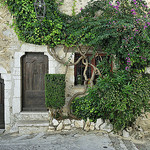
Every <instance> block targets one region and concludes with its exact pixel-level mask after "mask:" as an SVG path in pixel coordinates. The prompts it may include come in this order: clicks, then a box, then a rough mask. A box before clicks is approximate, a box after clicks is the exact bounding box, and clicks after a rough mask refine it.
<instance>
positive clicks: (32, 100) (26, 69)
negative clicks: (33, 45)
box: [22, 53, 48, 111]
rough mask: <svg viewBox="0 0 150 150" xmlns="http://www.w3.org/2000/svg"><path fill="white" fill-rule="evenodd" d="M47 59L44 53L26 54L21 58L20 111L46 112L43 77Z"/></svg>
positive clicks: (45, 71)
mask: <svg viewBox="0 0 150 150" xmlns="http://www.w3.org/2000/svg"><path fill="white" fill-rule="evenodd" d="M46 73H48V57H47V56H45V55H44V53H26V55H25V56H23V58H22V110H23V111H46V106H45V83H44V76H45V74H46Z"/></svg>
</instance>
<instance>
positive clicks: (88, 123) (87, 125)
mask: <svg viewBox="0 0 150 150" xmlns="http://www.w3.org/2000/svg"><path fill="white" fill-rule="evenodd" d="M90 125H91V122H90V120H89V118H87V121H86V123H85V126H84V130H85V131H87V132H88V131H89V130H90Z"/></svg>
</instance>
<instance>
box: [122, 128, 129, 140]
mask: <svg viewBox="0 0 150 150" xmlns="http://www.w3.org/2000/svg"><path fill="white" fill-rule="evenodd" d="M129 136H130V134H129V132H127V131H126V130H123V137H126V138H127V137H129Z"/></svg>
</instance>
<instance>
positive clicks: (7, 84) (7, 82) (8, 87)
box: [4, 81, 12, 90]
mask: <svg viewBox="0 0 150 150" xmlns="http://www.w3.org/2000/svg"><path fill="white" fill-rule="evenodd" d="M4 83H5V89H7V90H9V89H11V85H12V83H11V82H10V81H4Z"/></svg>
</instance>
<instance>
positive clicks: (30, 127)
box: [17, 120, 49, 134]
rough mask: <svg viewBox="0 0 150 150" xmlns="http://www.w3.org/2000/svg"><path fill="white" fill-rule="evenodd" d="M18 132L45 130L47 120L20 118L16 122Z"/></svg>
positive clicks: (27, 132) (28, 132)
mask: <svg viewBox="0 0 150 150" xmlns="http://www.w3.org/2000/svg"><path fill="white" fill-rule="evenodd" d="M17 126H18V131H19V133H20V134H33V133H41V132H42V133H43V132H47V131H48V129H49V121H46V120H20V121H18V122H17Z"/></svg>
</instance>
